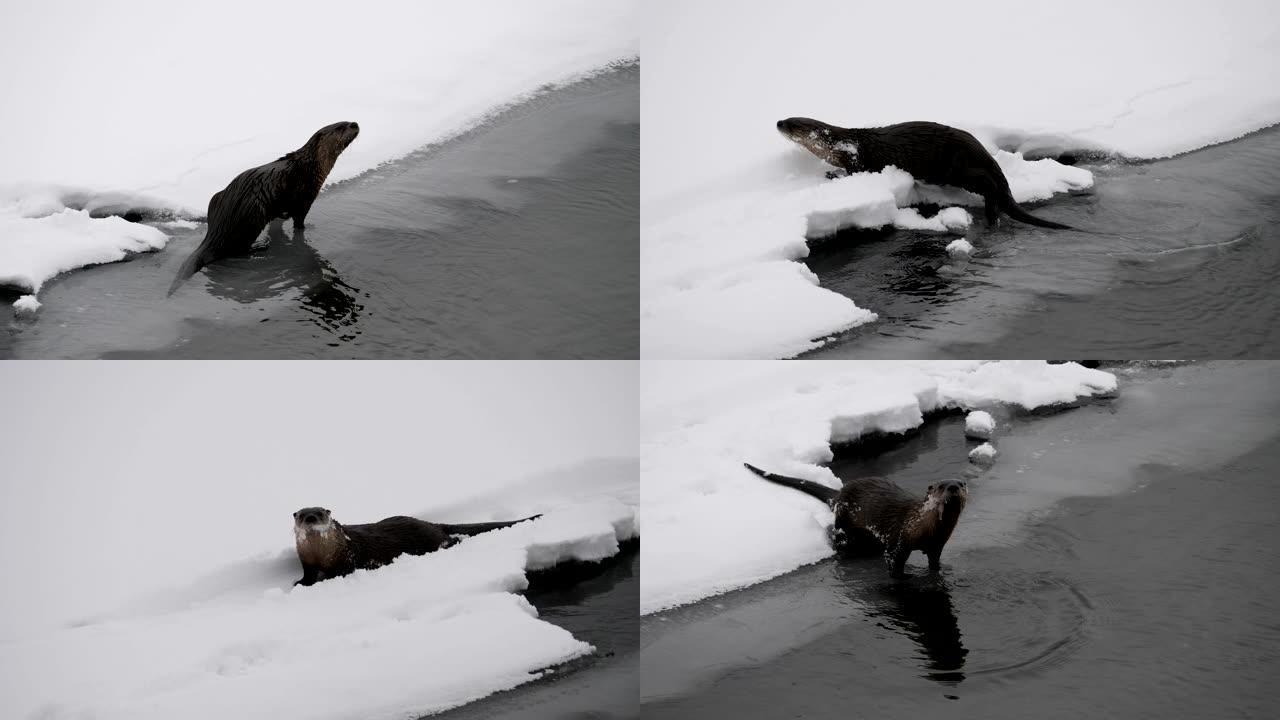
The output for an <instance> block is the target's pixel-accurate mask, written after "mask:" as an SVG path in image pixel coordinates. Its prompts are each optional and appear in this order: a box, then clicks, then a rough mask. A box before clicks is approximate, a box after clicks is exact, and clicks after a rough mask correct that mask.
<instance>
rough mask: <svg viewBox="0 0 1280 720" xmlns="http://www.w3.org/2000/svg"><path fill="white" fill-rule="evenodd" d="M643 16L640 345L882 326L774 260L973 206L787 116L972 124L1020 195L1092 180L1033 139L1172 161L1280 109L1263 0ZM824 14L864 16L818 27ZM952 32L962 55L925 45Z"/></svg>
mask: <svg viewBox="0 0 1280 720" xmlns="http://www.w3.org/2000/svg"><path fill="white" fill-rule="evenodd" d="M642 21H643V24H644V27H643V30H642V32H643V35H644V37H645V38H646V44H645V50H644V74H643V78H642V83H643V87H642V92H643V94H644V103H643V106H642V108H641V122H642V124H643V126H644V128H645V130H644V132H645V137H644V143H643V145H642V147H641V162H642V166H643V167H644V173H643V176H642V178H641V213H642V225H641V227H642V230H641V266H642V281H641V313H642V317H643V318H644V324H643V327H642V340H643V352H644V354H645V356H647V357H670V358H675V357H705V358H726V357H735V358H736V357H756V358H762V357H782V356H789V355H794V354H796V353H799V352H803V351H804V350H806V349H808V348H811V347H813V346H814V341H815V340H816V339H818V338H821V337H823V336H825V335H829V334H832V333H835V332H838V331H840V330H842V329H846V328H849V327H852V326H855V325H858V324H862V323H866V322H870V321H872V320H873V319H874V317H875V315H874V313H875V311H876V308H874V307H871V308H865V309H864V308H859V307H857V306H856V305H855V304H854V303H852V302H851V301H848V300H847V299H845V298H835V297H833V293H830V292H828V291H825V290H822V289H820V288H817V287H816V286H815V282H816V281H815V278H814V277H813V276H812V275H811V274H809V273H805V272H797V271H792V272H787V271H785V270H784V269H781V268H778V267H774V266H777V265H783V264H791V265H795V264H797V263H795V262H794V261H795V260H797V259H800V258H803V257H805V255H806V254H807V248H806V247H805V245H804V238H805V237H806V234H807V235H808V236H809V237H815V236H818V235H822V234H828V233H830V232H832V231H834V230H835V229H837V228H839V227H848V226H859V227H876V226H883V225H888V224H892V223H894V220H895V218H896V217H897V216H896V208H901V207H904V206H905V205H906V204H909V203H911V202H916V201H920V200H930V201H933V202H938V201H939V200H942V201H943V202H944V204H955V203H957V202H959V203H961V204H970V203H971V202H972V198H967V199H966V198H964V197H963V196H964V195H967V193H960V194H959V196H957V194H955V193H946V194H942V195H939V194H938V193H937V192H936V188H934V189H931V188H926V187H923V186H920V187H916V188H914V189H913V188H911V187H910V184H911V183H910V181H906V187H903V183H904V181H903V178H902V177H900V175H899V174H897V173H893V172H889V171H886V172H884V173H879V174H872V175H863V176H862V179H861V180H859V179H858V178H859V176H858V175H855V176H854V177H853V178H841V179H838V180H834V181H827V180H825V178H824V174H825V173H826V172H827V171H829V170H831V169H832V168H831V167H830V166H828V165H826V164H825V163H822V162H821V161H819V160H817V159H816V158H814V157H813V156H811V155H810V154H809V153H808V152H806V151H805V150H803V149H802V148H800V147H799V146H796V145H794V144H793V143H791V142H789V141H787V140H786V139H784V138H783V137H782V136H780V135H779V134H778V132H777V131H776V129H775V124H776V122H777V121H778V120H780V119H783V118H786V117H791V116H797V115H799V116H808V117H813V118H817V119H819V120H823V121H826V122H830V123H833V124H837V125H842V126H862V127H869V126H878V125H885V124H890V123H895V122H903V121H907V120H934V121H937V122H942V123H946V124H949V125H953V126H956V127H960V128H963V129H965V130H968V131H970V132H972V133H973V134H974V135H975V136H976V137H977V138H978V139H979V140H980V141H982V142H983V143H984V144H986V145H987V147H988V149H989V150H992V151H993V152H994V155H995V158H996V160H997V162H998V163H999V164H1000V166H1001V168H1002V170H1003V171H1004V173H1005V175H1006V176H1007V177H1008V179H1009V183H1010V185H1011V187H1012V190H1013V194H1014V197H1015V199H1017V200H1018V201H1019V202H1027V201H1031V200H1039V199H1047V198H1050V197H1052V196H1053V195H1054V193H1062V192H1067V191H1071V190H1076V189H1083V188H1087V187H1089V186H1090V185H1091V184H1092V176H1091V174H1090V173H1089V172H1088V171H1087V170H1085V169H1083V168H1077V167H1070V166H1065V165H1062V164H1059V163H1057V162H1056V161H1054V160H1036V161H1028V160H1026V159H1025V158H1024V157H1023V156H1022V153H1038V154H1053V153H1056V152H1057V151H1060V150H1065V149H1069V150H1080V149H1097V150H1102V151H1106V152H1115V153H1121V154H1124V155H1129V156H1135V157H1160V156H1165V155H1170V154H1175V153H1180V152H1186V151H1189V150H1192V149H1194V148H1197V147H1202V146H1204V145H1207V144H1211V143H1216V142H1221V141H1224V140H1228V139H1231V138H1235V137H1239V136H1240V135H1242V134H1245V133H1247V132H1250V131H1253V130H1257V129H1260V128H1262V127H1266V126H1268V125H1271V124H1274V123H1276V122H1277V121H1280V84H1277V83H1275V82H1274V78H1273V77H1272V76H1273V75H1274V72H1275V68H1276V67H1277V66H1280V62H1278V61H1280V25H1278V24H1277V14H1276V10H1275V5H1274V3H1272V2H1269V1H1268V0H1239V1H1236V2H1228V3H1226V4H1225V5H1204V4H1202V5H1185V4H1182V5H1179V6H1177V8H1176V9H1171V8H1170V7H1169V6H1167V5H1166V4H1164V3H1158V2H1155V0H1136V1H1133V2H1126V3H1121V4H1119V5H1117V4H1115V3H1110V2H1105V1H1104V0H1084V1H1082V2H1080V3H1050V4H1044V5H1042V6H1037V7H1027V6H1026V4H1025V3H1020V2H1016V0H979V1H977V2H967V3H945V2H940V1H938V2H926V3H923V4H921V3H912V4H900V3H879V4H876V5H873V6H868V5H865V4H855V3H848V2H843V0H817V1H816V2H814V3H809V4H806V5H805V8H804V11H803V12H789V13H788V12H782V13H780V12H778V8H777V6H776V4H773V3H766V2H746V3H736V4H735V5H734V9H733V12H724V8H723V7H722V6H721V5H719V4H717V3H712V2H685V1H683V0H654V2H650V3H646V5H645V9H644V12H643V13H642ZM818 26H821V27H828V28H830V27H836V28H839V27H846V28H860V29H862V30H865V31H860V32H857V33H856V35H857V40H856V41H848V42H846V41H831V42H825V41H815V37H817V36H816V35H815V28H817V27H818ZM883 28H909V29H910V30H909V32H896V31H895V32H885V31H881V29H883ZM868 29H870V30H868ZM820 34H821V33H819V35H820ZM762 43H764V44H766V45H767V48H768V50H767V51H759V50H758V48H759V47H760V46H761V44H762ZM957 43H959V44H960V45H962V46H963V48H964V52H963V53H962V55H963V61H962V62H953V61H954V60H955V58H950V59H948V58H943V57H940V56H939V54H938V53H937V52H931V51H927V50H925V49H928V48H954V47H958V45H957ZM993 69H995V70H994V72H995V74H994V75H993V74H992V72H993ZM993 77H998V79H997V80H994V81H992V80H991V78H993ZM979 85H981V86H982V89H980V90H979V89H977V88H978V86H979ZM998 148H1003V149H998ZM824 188H829V190H828V192H831V193H834V194H835V195H836V197H835V198H833V199H832V200H833V201H832V202H827V203H824V205H825V207H823V208H822V210H821V214H822V215H823V217H822V218H820V219H819V220H820V221H819V222H817V223H816V227H815V226H814V225H815V223H813V222H812V221H813V217H812V216H813V215H814V214H815V210H816V209H815V208H814V207H812V205H811V204H810V203H806V202H801V201H799V200H798V197H809V196H812V195H817V194H820V193H822V192H824V190H823V189H824ZM1037 213H1038V214H1040V215H1041V216H1044V217H1047V218H1050V219H1051V218H1052V215H1053V212H1052V208H1051V207H1049V208H1046V209H1045V211H1044V212H1040V211H1039V210H1038V209H1037ZM806 219H808V220H810V221H811V222H810V223H809V224H806ZM908 222H909V221H908ZM1037 232H1039V231H1037ZM1045 238H1046V242H1051V241H1052V236H1051V234H1050V233H1047V232H1046V233H1045Z"/></svg>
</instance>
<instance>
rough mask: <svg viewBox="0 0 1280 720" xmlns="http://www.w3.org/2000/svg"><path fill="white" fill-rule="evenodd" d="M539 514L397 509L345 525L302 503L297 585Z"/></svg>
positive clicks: (297, 517)
mask: <svg viewBox="0 0 1280 720" xmlns="http://www.w3.org/2000/svg"><path fill="white" fill-rule="evenodd" d="M539 517H542V516H541V515H533V516H530V517H527V518H521V519H519V520H510V521H507V522H489V523H471V524H468V525H446V524H444V523H433V522H427V521H425V520H419V519H417V518H411V517H406V516H404V515H397V516H395V517H389V518H387V519H385V520H379V521H378V522H376V523H368V524H365V525H343V524H342V523H340V522H338V521H337V520H334V519H333V516H332V515H331V514H330V513H329V511H328V510H326V509H324V508H322V507H308V508H302V509H301V510H299V511H298V512H296V513H294V514H293V533H294V536H295V538H296V544H297V548H298V560H300V561H302V579H301V580H298V581H297V582H295V583H294V585H313V584H315V583H317V582H319V581H321V580H328V579H329V578H335V577H340V576H342V575H346V574H348V573H351V572H353V571H355V570H357V569H365V570H372V569H374V568H379V567H382V566H383V565H386V564H388V563H390V562H391V561H392V560H394V559H396V558H397V557H398V556H400V555H404V554H409V555H425V554H427V553H429V552H435V551H436V550H439V549H441V548H446V547H449V546H450V545H453V544H454V543H456V542H457V541H458V539H459V536H470V535H479V534H480V533H483V532H489V531H490V530H498V529H500V528H505V527H511V526H512V525H515V524H516V523H522V522H525V521H526V520H533V519H535V518H539Z"/></svg>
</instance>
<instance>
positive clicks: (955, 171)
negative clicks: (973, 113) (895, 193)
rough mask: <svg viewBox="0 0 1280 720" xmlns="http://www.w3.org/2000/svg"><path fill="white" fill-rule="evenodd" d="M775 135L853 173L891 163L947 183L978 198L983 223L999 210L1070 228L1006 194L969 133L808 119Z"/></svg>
mask: <svg viewBox="0 0 1280 720" xmlns="http://www.w3.org/2000/svg"><path fill="white" fill-rule="evenodd" d="M778 132H781V133H782V134H783V136H785V137H786V138H787V139H789V140H791V141H793V142H795V143H797V144H799V145H801V146H802V147H804V148H805V149H806V150H808V151H809V152H811V153H813V154H814V155H816V156H818V158H820V159H821V160H823V161H825V162H827V163H830V164H832V165H835V166H836V167H838V168H842V169H844V171H845V172H847V173H849V174H850V175H852V174H853V173H856V172H879V171H881V170H883V169H885V168H886V167H888V166H889V165H893V166H894V167H896V168H898V169H899V170H903V171H905V172H907V173H910V175H911V177H913V178H915V179H916V180H918V181H920V182H926V183H931V184H933V185H951V186H954V187H958V188H963V189H965V190H968V191H969V192H971V193H974V194H976V195H981V196H982V198H983V200H984V201H985V203H986V208H985V209H986V216H987V225H995V224H996V221H997V220H998V219H999V217H1000V213H1001V212H1002V211H1003V212H1004V213H1005V214H1006V215H1008V216H1009V217H1011V218H1013V219H1015V220H1021V221H1022V222H1024V223H1029V224H1031V225H1039V226H1040V227H1044V228H1053V229H1055V230H1071V229H1072V228H1071V227H1070V226H1069V225H1063V224H1062V223H1056V222H1052V221H1049V220H1041V219H1040V218H1038V217H1036V216H1034V215H1032V214H1031V213H1029V212H1027V211H1026V210H1023V209H1022V208H1021V207H1019V206H1018V203H1017V202H1015V201H1014V199H1013V195H1012V194H1010V192H1009V181H1008V180H1007V179H1005V176H1004V173H1003V172H1001V170H1000V165H998V164H997V163H996V161H995V158H993V157H991V153H988V152H987V149H986V148H984V147H982V143H980V142H978V139H977V138H975V137H974V136H973V135H970V134H969V133H967V132H965V131H964V130H960V129H957V128H953V127H949V126H947V125H940V124H938V123H934V122H905V123H898V124H897V125H887V126H885V127H878V128H842V127H837V126H835V125H828V124H826V123H824V122H821V121H818V120H813V119H811V118H803V117H793V118H787V119H786V120H779V121H778Z"/></svg>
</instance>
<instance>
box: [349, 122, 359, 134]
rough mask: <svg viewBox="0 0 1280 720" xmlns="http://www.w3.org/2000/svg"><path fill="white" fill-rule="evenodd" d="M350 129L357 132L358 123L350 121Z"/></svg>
mask: <svg viewBox="0 0 1280 720" xmlns="http://www.w3.org/2000/svg"><path fill="white" fill-rule="evenodd" d="M351 129H352V130H355V131H357V132H358V131H359V130H360V125H359V124H358V123H351Z"/></svg>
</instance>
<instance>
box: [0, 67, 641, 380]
mask: <svg viewBox="0 0 1280 720" xmlns="http://www.w3.org/2000/svg"><path fill="white" fill-rule="evenodd" d="M639 102H640V89H639V67H638V66H636V65H631V66H627V67H623V68H620V69H616V70H614V71H611V72H608V73H605V74H602V75H599V76H596V77H593V78H591V79H588V80H586V81H583V82H580V83H577V84H574V85H571V86H569V87H566V88H562V89H559V90H555V91H552V92H549V93H546V94H544V95H541V96H539V97H537V98H535V99H533V100H531V101H529V102H527V103H524V104H521V105H519V106H517V107H514V108H512V109H510V110H508V111H506V112H503V113H502V114H500V115H499V116H497V117H496V118H495V119H493V120H492V121H490V122H488V123H485V124H484V125H483V126H481V127H479V128H476V129H475V130H472V131H470V132H468V133H466V134H465V135H463V136H460V137H458V138H456V139H454V140H451V141H449V142H445V143H443V144H439V145H435V146H431V147H427V148H425V149H423V150H421V151H419V152H416V153H414V154H413V155H411V156H409V157H407V158H404V159H402V160H399V161H397V162H395V163H393V164H391V165H389V166H384V167H382V168H378V169H375V170H373V171H370V172H369V173H366V174H365V175H362V176H361V177H359V178H356V179H354V180H352V181H348V182H344V183H341V184H338V185H336V186H334V187H332V188H330V189H328V190H326V191H325V192H324V193H322V194H321V195H320V197H319V198H318V199H317V201H316V204H315V206H314V207H313V209H312V211H311V214H310V215H309V216H308V228H307V229H306V231H305V233H304V237H295V236H294V234H293V231H292V229H291V228H286V229H283V230H281V229H277V230H275V231H274V232H270V233H268V234H269V235H271V243H270V245H269V246H268V247H267V249H266V250H264V251H261V252H258V253H255V254H254V255H253V256H251V257H248V258H240V259H233V260H228V261H226V262H223V263H219V264H218V265H215V266H213V267H211V268H209V269H208V270H207V271H205V272H203V273H201V274H198V275H197V276H196V277H194V278H192V279H191V280H190V281H188V282H187V284H186V285H184V286H183V287H182V288H181V289H180V290H179V291H178V293H177V294H175V295H174V296H173V297H172V298H168V299H166V298H165V290H166V289H167V287H168V284H169V282H170V281H171V280H172V279H173V276H174V274H175V273H176V271H177V267H178V265H179V264H180V263H181V262H182V260H183V258H185V257H186V255H187V254H188V253H189V252H190V251H191V249H192V248H194V247H195V246H196V245H197V244H198V242H199V241H200V239H201V238H202V237H203V235H204V227H203V226H201V227H200V228H199V229H197V230H187V231H177V233H178V234H176V235H175V237H174V239H173V240H172V241H171V242H170V244H169V247H168V248H167V249H165V250H164V251H162V252H160V253H154V254H147V255H142V256H139V257H137V258H135V259H134V260H132V261H130V262H125V263H118V264H114V265H106V266H101V267H95V268H87V269H84V270H80V271H76V272H73V273H70V274H68V275H65V276H62V277H59V278H57V279H55V280H54V281H52V282H51V283H49V284H48V285H47V286H46V287H45V289H44V290H43V291H42V292H41V295H40V300H41V301H42V302H43V303H44V307H43V308H42V309H41V310H40V312H39V314H38V316H37V317H36V319H35V320H34V321H27V320H21V319H17V320H15V319H14V318H13V317H12V315H11V310H10V309H9V308H8V305H7V303H6V304H5V308H4V309H3V310H0V312H3V313H4V314H3V315H0V328H3V330H0V357H7V356H14V357H27V358H59V357H73V358H86V357H87V358H92V357H202V358H237V357H278V358H348V357H358V358H366V357H381V358H404V357H427V358H537V357H541V358H546V357H556V358H579V357H590V358H634V357H637V356H638V353H639V314H638V309H637V308H638V307H639V289H638V288H639V249H638V248H639V209H638V207H639V206H638V197H639V178H640V175H639V162H640V161H639V143H640V126H639ZM5 330H7V332H5Z"/></svg>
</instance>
